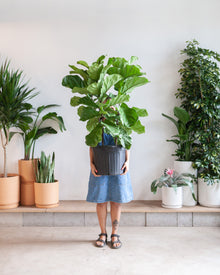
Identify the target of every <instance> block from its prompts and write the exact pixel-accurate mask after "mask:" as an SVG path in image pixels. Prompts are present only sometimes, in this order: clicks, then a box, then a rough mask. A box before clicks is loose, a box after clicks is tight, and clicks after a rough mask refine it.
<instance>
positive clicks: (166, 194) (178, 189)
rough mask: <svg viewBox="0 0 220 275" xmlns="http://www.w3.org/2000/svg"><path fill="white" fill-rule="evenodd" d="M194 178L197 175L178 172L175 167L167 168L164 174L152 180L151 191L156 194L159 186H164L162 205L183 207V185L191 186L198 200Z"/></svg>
mask: <svg viewBox="0 0 220 275" xmlns="http://www.w3.org/2000/svg"><path fill="white" fill-rule="evenodd" d="M194 179H195V176H194V175H192V174H188V173H182V174H178V173H177V172H176V171H174V170H173V169H165V170H164V174H163V175H162V176H161V177H160V178H158V179H156V180H154V181H153V182H152V184H151V192H153V193H154V194H156V192H157V188H162V207H165V208H181V207H182V187H183V186H189V188H190V190H191V192H192V196H193V198H194V200H195V201H196V197H195V193H194V190H193V184H192V183H193V180H194Z"/></svg>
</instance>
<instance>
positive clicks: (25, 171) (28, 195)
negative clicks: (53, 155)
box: [18, 159, 37, 206]
mask: <svg viewBox="0 0 220 275" xmlns="http://www.w3.org/2000/svg"><path fill="white" fill-rule="evenodd" d="M36 164H37V159H34V160H23V159H22V160H19V161H18V171H19V175H20V181H21V205H25V206H32V205H34V204H35V202H34V181H35V172H34V169H35V167H36Z"/></svg>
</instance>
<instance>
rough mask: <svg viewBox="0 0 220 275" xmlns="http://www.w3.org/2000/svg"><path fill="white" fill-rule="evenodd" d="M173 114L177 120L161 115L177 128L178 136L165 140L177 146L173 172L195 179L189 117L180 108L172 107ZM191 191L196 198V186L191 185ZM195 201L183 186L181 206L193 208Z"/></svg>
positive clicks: (195, 171)
mask: <svg viewBox="0 0 220 275" xmlns="http://www.w3.org/2000/svg"><path fill="white" fill-rule="evenodd" d="M173 114H174V116H175V117H176V118H177V119H175V118H172V117H170V116H168V115H165V114H163V113H162V115H163V116H164V117H166V118H168V119H169V120H170V121H171V122H172V123H173V124H174V125H175V126H176V128H177V131H178V134H177V135H174V136H172V138H173V139H171V140H167V141H168V142H173V143H175V144H176V145H177V149H176V150H175V154H172V155H173V156H176V160H175V161H174V170H175V171H176V172H177V173H179V174H181V173H190V174H193V175H194V176H195V177H197V170H196V169H195V168H193V166H192V165H193V162H192V161H191V160H192V158H193V156H192V155H193V148H194V146H193V145H194V144H193V143H194V136H193V135H192V129H190V127H189V122H190V115H189V113H188V112H187V111H186V110H185V109H183V108H180V107H174V109H173ZM193 189H194V193H195V196H196V198H197V184H196V181H194V183H193ZM196 203H197V202H196V201H195V200H194V199H193V197H192V192H191V190H190V188H189V187H188V186H183V205H184V206H193V205H196Z"/></svg>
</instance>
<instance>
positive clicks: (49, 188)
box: [34, 180, 59, 208]
mask: <svg viewBox="0 0 220 275" xmlns="http://www.w3.org/2000/svg"><path fill="white" fill-rule="evenodd" d="M34 194H35V205H36V207H38V208H52V207H57V206H58V205H59V181H57V180H56V181H55V182H52V183H39V182H35V183H34Z"/></svg>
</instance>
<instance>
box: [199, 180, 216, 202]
mask: <svg viewBox="0 0 220 275" xmlns="http://www.w3.org/2000/svg"><path fill="white" fill-rule="evenodd" d="M198 190H199V192H198V197H199V204H200V205H202V206H207V207H220V182H217V181H216V182H215V183H214V184H213V185H207V183H206V182H205V181H204V179H201V178H199V179H198Z"/></svg>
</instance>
